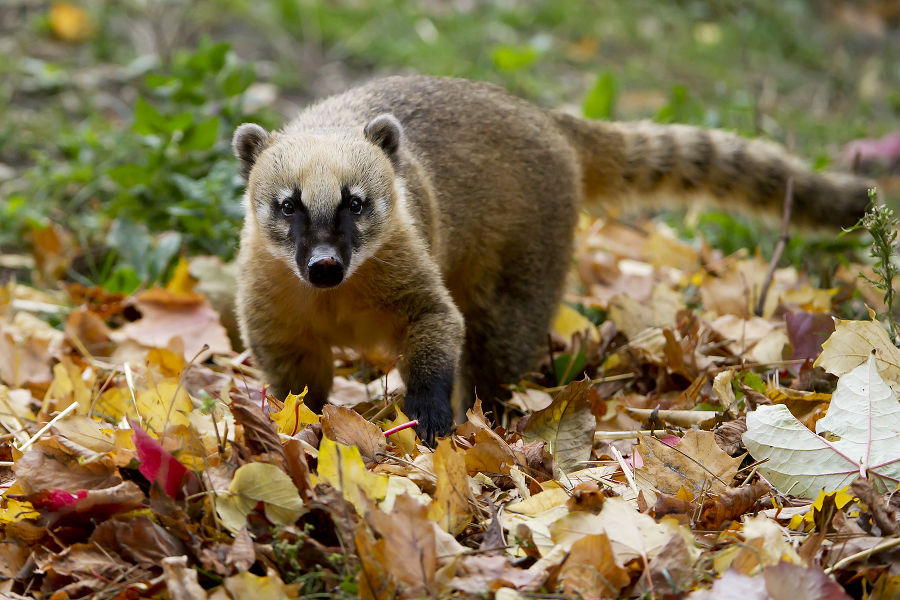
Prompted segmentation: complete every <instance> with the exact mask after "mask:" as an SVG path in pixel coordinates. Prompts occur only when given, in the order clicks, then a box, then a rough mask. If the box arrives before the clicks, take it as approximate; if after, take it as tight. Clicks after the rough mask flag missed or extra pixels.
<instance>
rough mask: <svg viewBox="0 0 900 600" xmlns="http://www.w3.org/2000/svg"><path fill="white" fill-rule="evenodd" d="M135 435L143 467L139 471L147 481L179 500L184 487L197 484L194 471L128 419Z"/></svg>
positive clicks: (135, 444)
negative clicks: (156, 484)
mask: <svg viewBox="0 0 900 600" xmlns="http://www.w3.org/2000/svg"><path fill="white" fill-rule="evenodd" d="M128 424H129V425H131V429H132V431H133V433H132V434H131V439H132V441H133V442H134V448H135V450H136V451H137V458H138V460H139V461H140V463H141V465H140V466H139V467H138V470H139V471H140V472H141V475H143V476H144V477H146V478H147V481H151V482H153V481H155V482H156V483H158V484H159V486H160V487H161V488H162V489H163V491H165V492H166V494H168V495H169V496H172V497H173V498H178V497H179V496H180V495H183V494H182V489H183V487H184V486H186V485H189V484H193V483H196V480H197V476H196V475H194V473H193V471H189V470H188V468H187V467H185V466H184V465H183V464H181V463H180V462H178V459H177V458H175V457H174V456H172V454H171V453H170V452H169V451H168V450H166V449H165V448H163V447H162V445H161V444H160V443H159V442H158V441H157V440H155V439H154V438H152V437H150V434H148V433H147V432H146V431H144V430H143V429H141V427H140V425H138V424H137V423H135V422H134V421H132V420H131V419H128Z"/></svg>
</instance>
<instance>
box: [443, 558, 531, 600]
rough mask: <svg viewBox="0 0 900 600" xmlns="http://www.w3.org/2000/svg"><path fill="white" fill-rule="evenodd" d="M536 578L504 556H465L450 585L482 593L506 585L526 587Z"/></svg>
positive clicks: (470, 591) (462, 589) (471, 592)
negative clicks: (516, 566)
mask: <svg viewBox="0 0 900 600" xmlns="http://www.w3.org/2000/svg"><path fill="white" fill-rule="evenodd" d="M534 580H535V576H534V574H533V573H530V572H528V571H526V570H523V569H517V568H515V567H513V566H512V565H510V564H509V561H507V560H506V557H504V556H497V555H494V556H464V557H462V558H461V559H460V561H459V564H458V565H457V567H456V576H455V577H454V578H453V580H452V581H451V582H450V586H449V587H450V588H452V589H455V590H459V591H461V592H463V593H464V594H472V595H482V594H484V593H485V592H492V591H497V590H499V589H501V588H504V587H513V588H524V587H526V586H530V585H531V584H532V583H535V581H534ZM539 583H542V582H539Z"/></svg>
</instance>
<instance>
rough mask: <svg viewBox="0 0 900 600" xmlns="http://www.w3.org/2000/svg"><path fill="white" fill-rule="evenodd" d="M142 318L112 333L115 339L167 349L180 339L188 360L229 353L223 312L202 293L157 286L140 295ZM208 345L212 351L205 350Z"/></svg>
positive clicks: (139, 305)
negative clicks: (173, 290)
mask: <svg viewBox="0 0 900 600" xmlns="http://www.w3.org/2000/svg"><path fill="white" fill-rule="evenodd" d="M135 307H136V308H137V309H138V310H139V311H140V313H141V318H140V319H138V320H137V321H134V322H132V323H128V324H126V325H125V326H124V327H122V328H121V329H118V330H116V331H114V332H113V333H112V337H113V340H115V341H116V342H122V341H124V340H132V341H135V342H137V343H139V344H141V345H142V346H146V347H148V348H166V347H168V346H169V344H170V342H171V341H172V340H173V339H174V338H177V339H179V340H181V343H182V344H183V348H184V358H185V360H187V361H190V360H192V359H194V357H197V362H202V361H204V360H205V359H206V358H208V357H209V356H210V355H211V354H229V353H230V352H231V342H230V341H229V339H228V334H227V333H226V331H225V328H224V327H222V325H221V323H220V322H219V315H218V314H217V313H216V311H214V310H213V309H212V307H211V306H210V305H209V302H207V301H206V299H205V298H203V296H199V295H177V294H172V293H171V292H167V291H166V290H161V289H156V290H148V291H146V292H142V293H141V294H139V295H138V296H137V299H136V302H135ZM204 345H206V346H208V347H209V348H208V350H206V351H204V352H202V353H201V350H202V349H203V347H204Z"/></svg>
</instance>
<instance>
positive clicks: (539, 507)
mask: <svg viewBox="0 0 900 600" xmlns="http://www.w3.org/2000/svg"><path fill="white" fill-rule="evenodd" d="M568 500H569V492H567V491H566V490H565V489H563V488H553V489H549V490H547V491H544V492H540V493H538V494H535V495H534V496H532V497H531V498H528V499H527V500H522V501H521V502H516V503H515V504H509V505H507V506H506V511H507V512H514V513H518V514H522V515H537V514H540V513H542V512H545V511H548V510H550V509H551V508H556V507H557V506H565V504H566V502H568Z"/></svg>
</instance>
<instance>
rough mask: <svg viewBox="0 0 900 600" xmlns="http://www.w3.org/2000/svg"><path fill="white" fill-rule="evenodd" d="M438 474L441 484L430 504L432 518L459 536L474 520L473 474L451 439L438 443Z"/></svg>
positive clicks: (435, 458) (435, 468)
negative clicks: (470, 476) (470, 504)
mask: <svg viewBox="0 0 900 600" xmlns="http://www.w3.org/2000/svg"><path fill="white" fill-rule="evenodd" d="M434 474H435V475H436V476H437V486H436V489H435V490H434V501H433V502H432V503H431V506H429V507H428V518H429V519H431V520H432V521H434V522H436V523H437V524H438V525H439V526H440V528H441V529H443V530H444V531H446V532H447V533H450V534H452V535H456V534H458V533H459V532H461V531H462V530H463V529H465V528H466V525H468V524H469V521H471V520H472V510H471V508H470V507H469V477H468V475H467V473H466V459H465V458H464V457H463V455H462V454H461V453H459V452H457V451H456V450H455V449H454V447H453V443H452V442H451V441H450V440H449V439H443V440H440V441H439V442H438V447H437V450H436V451H435V453H434Z"/></svg>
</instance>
